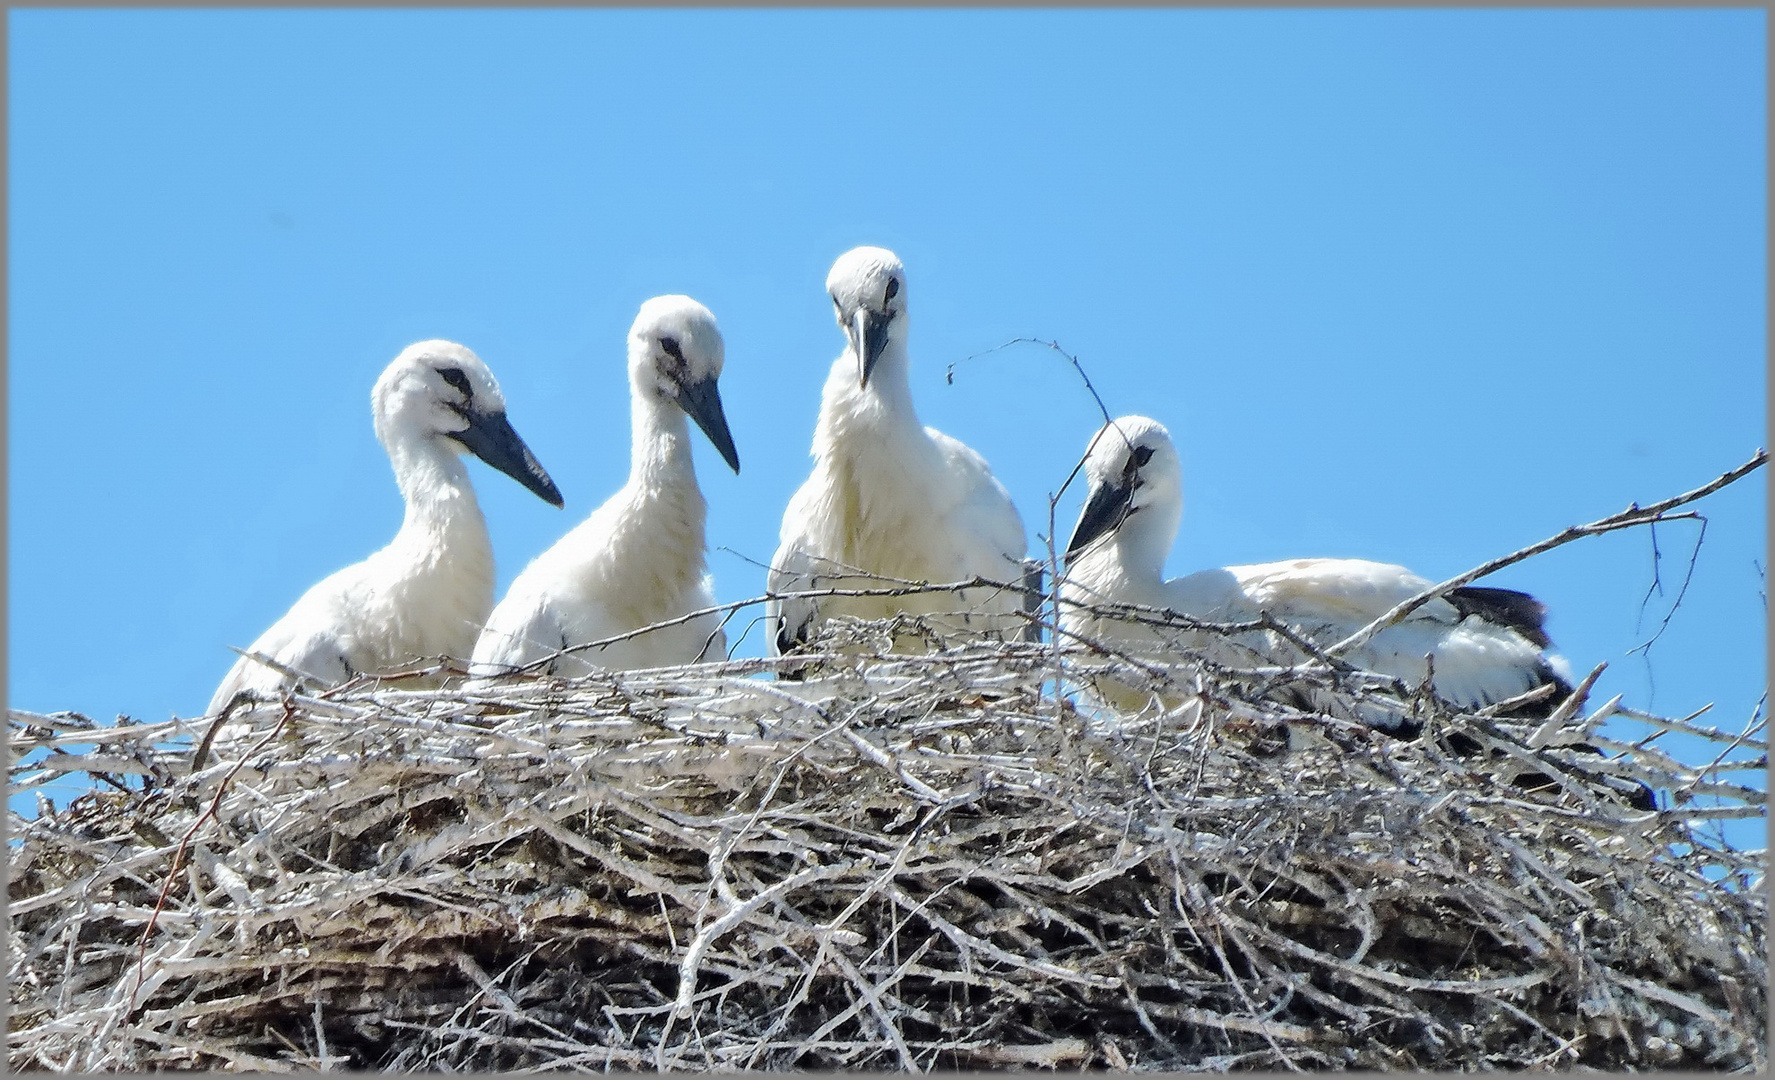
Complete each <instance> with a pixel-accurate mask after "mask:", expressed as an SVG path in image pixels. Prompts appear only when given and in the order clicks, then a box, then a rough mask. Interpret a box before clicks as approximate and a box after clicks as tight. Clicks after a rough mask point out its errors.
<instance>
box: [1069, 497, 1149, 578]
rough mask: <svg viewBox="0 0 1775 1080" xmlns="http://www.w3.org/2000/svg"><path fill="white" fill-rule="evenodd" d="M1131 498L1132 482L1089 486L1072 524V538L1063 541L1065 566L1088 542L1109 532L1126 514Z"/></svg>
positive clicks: (1087, 545) (1089, 543)
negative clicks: (1087, 493)
mask: <svg viewBox="0 0 1775 1080" xmlns="http://www.w3.org/2000/svg"><path fill="white" fill-rule="evenodd" d="M1133 499H1134V485H1132V484H1103V485H1100V486H1098V487H1095V488H1092V489H1091V497H1090V498H1089V499H1087V500H1086V501H1085V509H1084V510H1083V511H1081V512H1080V513H1079V523H1078V524H1077V525H1075V526H1073V530H1072V539H1071V540H1068V541H1067V542H1066V563H1067V565H1069V566H1070V565H1071V564H1072V560H1074V559H1076V558H1078V557H1079V555H1081V554H1083V552H1084V550H1085V548H1087V547H1089V546H1090V545H1091V542H1092V541H1094V540H1096V539H1097V538H1098V537H1101V536H1103V535H1104V534H1105V533H1109V532H1113V531H1114V530H1115V528H1116V526H1118V525H1120V524H1121V523H1122V521H1123V519H1125V518H1126V517H1127V516H1128V507H1129V505H1130V504H1131V503H1132V502H1133Z"/></svg>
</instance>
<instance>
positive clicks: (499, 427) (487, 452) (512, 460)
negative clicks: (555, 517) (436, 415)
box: [450, 409, 562, 506]
mask: <svg viewBox="0 0 1775 1080" xmlns="http://www.w3.org/2000/svg"><path fill="white" fill-rule="evenodd" d="M462 415H463V419H465V420H467V421H468V427H466V428H464V429H462V430H461V431H453V432H451V433H450V437H451V438H452V439H455V440H456V441H457V442H459V443H461V444H462V445H464V446H466V447H468V448H469V450H470V451H471V452H472V453H473V454H474V455H475V456H476V457H478V458H480V459H481V460H482V461H485V462H486V463H487V464H489V465H491V466H493V467H494V468H495V469H498V470H499V471H500V472H502V473H504V474H505V475H507V476H509V477H511V478H512V479H513V480H516V481H517V482H518V483H520V484H523V485H524V486H525V487H527V488H529V489H530V490H531V491H533V492H535V493H536V495H537V497H539V498H541V499H542V500H543V501H544V502H546V503H550V504H552V505H554V506H560V505H562V499H561V491H560V489H559V488H557V487H555V482H554V481H553V480H550V479H549V474H548V473H547V472H545V471H544V470H543V467H542V464H541V463H540V462H538V461H537V460H536V455H535V454H532V453H531V452H530V448H529V447H528V446H526V445H524V440H523V439H520V438H519V437H518V433H517V432H516V431H514V430H512V425H511V421H510V420H507V419H506V418H505V414H504V413H503V412H496V413H484V412H477V411H475V410H473V409H469V410H467V411H465V412H464V413H463V414H462Z"/></svg>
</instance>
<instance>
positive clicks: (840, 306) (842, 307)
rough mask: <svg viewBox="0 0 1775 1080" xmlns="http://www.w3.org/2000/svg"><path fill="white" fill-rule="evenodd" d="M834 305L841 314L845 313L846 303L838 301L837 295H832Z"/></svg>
mask: <svg viewBox="0 0 1775 1080" xmlns="http://www.w3.org/2000/svg"><path fill="white" fill-rule="evenodd" d="M832 306H833V307H835V308H837V309H838V313H839V314H840V315H842V314H844V305H843V304H841V303H839V302H838V297H837V296H834V297H832Z"/></svg>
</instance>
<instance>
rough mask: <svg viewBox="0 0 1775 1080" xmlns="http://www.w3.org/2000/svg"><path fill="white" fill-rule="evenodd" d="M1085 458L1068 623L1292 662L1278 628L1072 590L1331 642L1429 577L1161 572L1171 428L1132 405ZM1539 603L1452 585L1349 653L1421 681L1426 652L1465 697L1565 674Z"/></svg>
mask: <svg viewBox="0 0 1775 1080" xmlns="http://www.w3.org/2000/svg"><path fill="white" fill-rule="evenodd" d="M1085 471H1086V476H1087V478H1088V480H1089V484H1090V494H1089V496H1088V497H1087V502H1086V505H1085V508H1084V510H1083V511H1082V513H1081V514H1080V516H1079V523H1078V526H1077V528H1076V529H1075V530H1074V532H1073V537H1072V540H1071V541H1070V542H1069V543H1068V545H1067V560H1068V567H1067V571H1066V578H1065V581H1064V582H1063V583H1062V593H1061V595H1062V601H1063V609H1064V610H1063V613H1062V626H1063V628H1064V629H1065V630H1066V631H1068V632H1069V633H1072V634H1077V635H1082V636H1086V637H1094V638H1099V639H1101V640H1104V641H1106V642H1115V643H1118V644H1120V645H1121V646H1122V647H1128V646H1132V647H1133V648H1134V649H1135V650H1136V651H1145V652H1148V653H1151V652H1154V651H1162V650H1163V649H1164V648H1165V645H1164V644H1162V642H1171V643H1175V644H1187V645H1189V646H1192V647H1195V648H1199V649H1203V650H1204V651H1205V652H1206V654H1207V655H1208V656H1209V657H1210V658H1212V659H1214V660H1216V661H1218V662H1221V663H1226V664H1231V665H1234V666H1241V667H1249V666H1252V665H1254V664H1264V663H1282V664H1292V663H1295V662H1298V661H1300V660H1303V659H1305V657H1304V656H1303V655H1302V654H1301V651H1300V650H1299V649H1298V648H1297V647H1295V646H1293V645H1290V644H1288V643H1287V642H1286V640H1285V639H1283V638H1282V637H1281V636H1280V635H1277V634H1275V633H1273V632H1268V631H1253V632H1250V633H1247V634H1243V635H1240V636H1239V637H1237V638H1236V639H1234V640H1233V641H1231V642H1227V641H1225V639H1221V638H1217V637H1215V636H1214V635H1210V634H1208V633H1205V632H1204V633H1187V632H1185V633H1181V634H1180V633H1178V632H1175V631H1170V630H1160V629H1159V628H1156V627H1147V626H1141V625H1137V624H1133V623H1127V622H1121V621H1117V620H1111V619H1097V618H1095V617H1092V616H1090V615H1088V614H1086V613H1083V612H1081V611H1079V610H1078V609H1077V608H1076V607H1072V606H1070V605H1069V604H1067V602H1073V603H1101V602H1105V601H1108V602H1115V603H1134V604H1143V605H1147V606H1150V607H1157V608H1169V609H1170V610H1172V611H1176V612H1178V613H1180V614H1183V615H1188V616H1191V617H1194V618H1196V619H1200V620H1203V621H1210V622H1246V621H1250V620H1252V619H1255V618H1257V617H1258V616H1259V613H1260V612H1266V611H1267V612H1268V613H1269V614H1270V615H1271V616H1273V617H1274V618H1275V619H1276V620H1278V621H1279V622H1281V623H1283V624H1284V625H1286V626H1288V627H1289V628H1290V629H1291V630H1293V631H1294V632H1295V633H1297V634H1298V635H1299V636H1301V637H1303V638H1305V639H1307V640H1309V641H1312V642H1313V643H1314V644H1316V645H1318V646H1321V647H1324V646H1328V645H1330V644H1332V643H1334V642H1337V641H1340V640H1342V639H1343V638H1345V637H1347V636H1349V635H1350V634H1353V633H1354V632H1356V631H1357V630H1359V629H1360V628H1362V627H1363V626H1365V625H1367V624H1368V623H1370V622H1372V621H1373V620H1374V619H1377V618H1379V617H1380V616H1381V615H1384V614H1385V613H1386V612H1387V611H1389V610H1391V609H1392V608H1393V607H1394V606H1396V605H1397V604H1399V603H1401V602H1403V601H1405V600H1407V599H1409V598H1411V597H1412V596H1415V595H1417V594H1418V593H1420V592H1422V591H1424V590H1425V589H1428V588H1429V587H1430V586H1431V585H1433V584H1434V582H1431V581H1428V580H1426V579H1425V578H1422V577H1419V576H1418V575H1416V574H1414V573H1412V572H1411V571H1409V570H1407V569H1405V568H1404V567H1402V566H1393V565H1390V564H1387V563H1377V562H1369V561H1366V560H1362V559H1291V560H1287V561H1284V562H1272V563H1261V564H1257V565H1253V566H1228V567H1223V568H1219V569H1214V570H1203V571H1200V572H1198V573H1194V574H1190V575H1187V576H1185V577H1180V578H1172V579H1171V580H1169V581H1166V580H1164V579H1163V577H1162V568H1163V566H1164V562H1165V558H1166V556H1167V555H1168V554H1169V553H1170V550H1171V544H1172V541H1173V540H1174V539H1175V538H1176V536H1177V528H1178V524H1179V522H1180V520H1181V518H1182V514H1183V488H1182V465H1181V463H1180V462H1179V460H1178V456H1177V451H1176V449H1175V448H1174V447H1173V445H1172V443H1171V436H1170V433H1169V432H1167V431H1166V430H1165V428H1164V427H1163V426H1162V425H1160V424H1159V423H1158V422H1157V421H1154V420H1150V419H1147V418H1146V417H1143V416H1124V417H1122V418H1120V419H1118V420H1116V421H1114V422H1112V423H1111V424H1109V425H1106V426H1105V427H1104V428H1103V429H1102V430H1100V431H1099V432H1098V434H1097V435H1096V436H1095V437H1094V438H1093V442H1092V445H1091V449H1090V450H1089V452H1088V454H1087V457H1086V462H1085ZM1543 614H1544V612H1543V609H1542V608H1541V605H1540V604H1539V603H1538V602H1536V601H1535V600H1534V599H1533V598H1532V597H1529V596H1527V595H1525V594H1523V593H1519V592H1513V591H1511V590H1507V589H1487V588H1474V587H1467V588H1461V589H1453V590H1450V592H1449V593H1447V594H1445V595H1444V596H1443V597H1442V598H1439V599H1436V600H1432V601H1430V602H1429V603H1427V604H1425V605H1423V606H1422V607H1419V608H1418V609H1417V610H1416V611H1414V612H1413V613H1412V614H1411V615H1410V616H1409V617H1408V618H1406V620H1405V621H1404V622H1402V623H1400V624H1398V625H1396V626H1393V627H1390V628H1388V629H1386V630H1383V631H1381V632H1380V633H1379V634H1377V635H1376V636H1375V637H1374V638H1372V639H1371V640H1370V641H1369V642H1368V643H1367V644H1365V645H1362V646H1359V647H1357V648H1356V649H1353V650H1351V651H1350V652H1349V653H1348V654H1347V655H1346V656H1345V659H1346V660H1348V661H1349V662H1350V663H1352V664H1354V665H1355V666H1357V667H1361V668H1365V669H1367V670H1370V671H1375V672H1379V673H1381V674H1384V675H1390V676H1393V677H1396V678H1399V679H1401V680H1403V681H1404V682H1406V683H1407V684H1408V685H1413V686H1415V685H1417V684H1419V683H1421V682H1422V681H1423V679H1424V677H1425V675H1426V674H1428V673H1429V666H1428V665H1427V664H1426V661H1425V657H1426V656H1427V655H1433V656H1434V658H1435V659H1434V673H1433V677H1432V681H1431V686H1432V689H1433V690H1434V692H1435V693H1436V694H1437V695H1438V696H1439V697H1441V698H1442V699H1444V700H1445V701H1448V702H1450V703H1452V704H1454V705H1458V706H1463V707H1469V708H1472V707H1478V706H1482V705H1487V704H1491V703H1494V702H1498V701H1502V700H1505V699H1507V698H1511V697H1514V696H1516V695H1518V694H1522V693H1525V692H1527V691H1529V690H1532V689H1534V688H1535V687H1537V686H1540V685H1542V684H1543V683H1550V682H1551V683H1555V684H1558V685H1561V686H1569V674H1568V673H1567V672H1566V671H1565V670H1564V668H1565V661H1564V660H1563V659H1562V658H1560V657H1557V656H1554V655H1552V654H1550V653H1548V652H1547V651H1545V650H1546V647H1547V646H1548V644H1549V642H1548V640H1547V638H1546V635H1545V634H1544V633H1543V632H1542V629H1541V620H1542V617H1543ZM1099 689H1100V691H1101V692H1102V693H1103V696H1105V697H1106V698H1108V699H1110V700H1111V701H1113V702H1115V703H1116V704H1118V705H1121V706H1123V707H1134V706H1137V705H1138V704H1140V701H1139V700H1137V699H1136V697H1137V696H1134V695H1131V693H1130V692H1129V691H1126V690H1118V689H1117V688H1115V687H1100V688H1099ZM1549 704H1550V703H1549Z"/></svg>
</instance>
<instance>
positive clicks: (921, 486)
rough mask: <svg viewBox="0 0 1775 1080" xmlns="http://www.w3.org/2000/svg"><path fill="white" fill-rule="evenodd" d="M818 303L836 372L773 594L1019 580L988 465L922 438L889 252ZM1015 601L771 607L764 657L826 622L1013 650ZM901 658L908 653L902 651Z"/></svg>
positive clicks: (872, 600) (840, 273)
mask: <svg viewBox="0 0 1775 1080" xmlns="http://www.w3.org/2000/svg"><path fill="white" fill-rule="evenodd" d="M826 289H827V291H828V292H829V293H830V294H831V296H832V303H833V306H834V307H835V308H836V314H837V319H838V325H839V327H840V328H842V329H843V330H844V333H845V337H846V348H845V351H844V353H843V354H842V355H841V356H839V358H838V360H837V361H836V362H834V363H833V365H832V370H831V373H830V374H829V375H828V376H827V379H826V386H825V391H824V393H823V394H822V396H821V400H820V419H819V423H818V425H817V426H816V428H815V430H814V443H813V457H814V468H813V473H812V475H810V476H809V477H808V479H807V481H806V483H804V484H802V485H801V488H800V490H798V491H797V492H796V493H795V496H794V498H793V499H791V500H790V502H789V506H788V509H787V510H786V511H785V512H784V514H783V529H782V543H781V546H780V547H778V549H777V552H776V555H775V556H774V557H773V558H772V559H771V569H770V577H769V585H770V591H771V592H772V593H773V594H781V593H786V592H796V591H804V590H809V589H817V588H830V587H844V588H882V587H889V586H891V584H892V583H893V580H894V579H898V580H901V581H926V582H930V583H933V584H939V583H943V582H950V581H960V580H965V579H968V578H970V577H973V576H975V575H980V576H983V577H986V578H988V579H991V580H993V581H1003V582H1010V583H1013V584H1015V583H1017V582H1019V581H1020V580H1021V578H1022V572H1023V570H1022V558H1023V550H1024V536H1023V521H1022V519H1021V518H1020V517H1019V516H1018V515H1017V510H1016V507H1014V506H1012V505H1011V497H1010V495H1009V494H1008V493H1006V491H1005V489H1004V486H1003V485H1002V484H1000V483H999V482H998V480H997V479H995V478H994V477H993V475H992V470H991V469H990V468H989V467H988V466H987V464H986V460H985V459H984V458H982V457H981V456H980V455H979V454H977V453H975V452H974V451H973V450H971V449H969V448H968V447H967V446H965V445H963V444H962V443H960V442H958V441H957V440H955V439H952V438H950V437H949V436H947V435H945V434H943V433H942V432H940V431H937V430H935V429H933V428H927V427H924V426H922V425H920V424H919V422H918V414H917V412H916V411H915V410H914V409H913V405H912V390H911V385H910V382H909V381H908V371H907V365H908V359H907V351H906V331H907V325H906V324H907V314H906V273H905V268H904V267H903V266H902V265H901V264H900V260H899V259H898V258H897V257H896V256H895V255H894V253H893V252H891V251H886V250H884V249H882V248H875V247H860V248H856V249H854V250H852V251H849V252H846V253H845V254H844V255H842V256H840V257H839V259H838V261H837V262H836V263H834V264H833V266H832V272H831V273H830V274H829V275H828V276H827V279H826ZM1021 602H1022V601H1021V595H1020V594H1019V593H1016V592H1010V591H1005V590H987V589H975V590H970V591H967V592H965V593H964V594H963V595H961V596H959V597H958V596H956V595H953V594H948V593H927V594H922V595H909V596H897V597H824V598H819V599H805V598H804V599H787V600H780V601H779V600H772V601H771V602H770V603H769V604H768V605H767V607H766V625H767V626H768V627H769V628H770V629H771V631H772V633H771V646H772V648H773V649H774V650H775V651H776V652H778V653H783V652H787V651H789V650H790V649H792V648H794V647H796V646H797V645H799V644H800V643H802V642H805V641H807V640H808V639H809V638H811V637H812V636H813V634H814V633H815V632H816V631H817V629H818V627H819V624H820V623H822V622H823V621H825V620H826V619H829V618H832V617H835V616H854V617H858V618H865V619H874V618H884V617H886V616H889V615H892V614H895V613H897V612H909V613H914V614H925V615H930V614H933V613H945V614H943V615H941V616H939V617H938V618H936V619H934V620H933V621H935V622H937V623H939V624H942V625H944V626H946V627H948V628H956V627H965V628H967V629H969V630H972V631H978V632H981V633H985V634H994V635H1000V636H1009V635H1010V634H1011V633H1013V632H1014V630H1015V628H1017V627H1018V626H1020V625H1021V624H1020V623H1019V622H1018V621H1017V619H1016V617H1015V616H1014V615H1012V614H1011V613H1012V612H1014V611H1016V610H1017V609H1018V608H1019V607H1020V605H1021ZM908 647H910V646H909V645H908Z"/></svg>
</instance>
